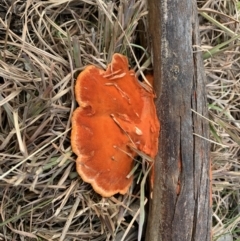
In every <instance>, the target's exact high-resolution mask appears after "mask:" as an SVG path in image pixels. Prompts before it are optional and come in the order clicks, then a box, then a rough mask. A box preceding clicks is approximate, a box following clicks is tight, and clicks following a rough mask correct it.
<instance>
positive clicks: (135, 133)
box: [71, 54, 160, 197]
mask: <svg viewBox="0 0 240 241" xmlns="http://www.w3.org/2000/svg"><path fill="white" fill-rule="evenodd" d="M75 96H76V100H77V103H78V104H79V106H80V107H78V108H77V109H76V110H75V111H74V113H73V116H72V133H71V145H72V150H73V152H74V153H75V154H76V155H77V160H76V168H77V172H78V174H79V175H80V176H81V177H82V179H83V180H84V181H85V182H88V183H90V184H91V185H92V187H93V189H94V190H95V191H96V192H97V193H99V194H100V195H102V196H103V197H109V196H112V195H114V194H116V193H121V194H125V193H126V192H127V191H128V189H129V187H130V185H131V183H132V177H130V178H127V175H128V174H129V173H130V171H131V170H132V168H133V162H134V160H133V159H134V157H135V156H136V153H135V152H134V151H133V150H132V149H130V148H129V145H132V146H134V147H135V148H136V149H138V150H140V151H142V152H144V153H145V154H146V155H149V156H150V157H152V158H154V157H155V155H156V153H157V147H158V135H159V128H160V125H159V122H158V119H157V116H156V109H155V105H154V100H153V99H154V94H153V91H152V90H151V88H150V90H149V88H148V90H146V89H145V88H143V87H142V85H141V83H140V82H139V81H138V80H137V78H136V76H135V72H134V71H133V70H129V68H128V60H127V58H126V57H125V56H123V55H121V54H114V55H113V58H112V62H111V63H110V64H109V65H108V67H107V69H106V71H104V70H102V69H99V68H97V67H95V66H87V67H86V68H85V69H84V70H83V71H82V72H81V73H80V74H79V76H78V78H77V81H76V86H75Z"/></svg>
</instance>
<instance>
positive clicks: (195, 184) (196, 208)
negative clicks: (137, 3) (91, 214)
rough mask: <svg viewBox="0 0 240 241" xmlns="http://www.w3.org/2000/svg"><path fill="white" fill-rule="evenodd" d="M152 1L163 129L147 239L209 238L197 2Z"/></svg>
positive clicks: (205, 240) (158, 102)
mask: <svg viewBox="0 0 240 241" xmlns="http://www.w3.org/2000/svg"><path fill="white" fill-rule="evenodd" d="M148 7H149V27H150V33H151V40H152V50H153V60H154V61H153V63H154V79H155V90H156V94H157V100H156V105H157V112H158V116H159V119H160V123H161V133H160V138H159V153H158V155H157V157H156V161H155V180H154V190H153V199H151V200H150V210H149V215H148V223H147V231H146V237H145V240H147V241H178V240H179V241H208V240H210V239H211V235H210V233H211V206H210V180H209V170H210V157H209V144H208V141H206V140H205V139H203V138H201V137H199V136H202V137H204V138H208V129H209V127H208V122H207V121H206V120H205V119H204V118H202V117H201V116H200V115H202V116H205V117H206V116H207V108H206V93H205V75H204V68H203V64H202V53H201V52H200V48H199V47H197V46H200V40H199V29H198V16H197V7H196V2H195V1H194V0H149V1H148ZM192 110H194V111H196V112H197V113H198V114H199V115H198V114H195V113H194V112H193V111H192ZM195 134H197V135H199V136H196V135H195Z"/></svg>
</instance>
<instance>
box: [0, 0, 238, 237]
mask: <svg viewBox="0 0 240 241" xmlns="http://www.w3.org/2000/svg"><path fill="white" fill-rule="evenodd" d="M11 2H13V3H12V5H11ZM106 2H108V1H103V0H61V1H59V0H49V1H28V0H27V1H26V0H22V1H21V0H20V1H7V0H3V1H1V2H0V86H1V88H0V163H1V165H0V175H1V181H0V188H1V192H0V195H1V198H0V200H1V201H0V204H1V205H0V208H1V210H0V221H1V223H0V240H6V241H7V240H9V241H12V240H93V241H94V240H95V241H101V240H118V241H120V240H126V241H130V240H137V235H138V222H139V221H138V220H139V208H140V187H139V184H137V183H136V181H135V183H134V185H133V187H132V188H131V190H130V192H129V193H128V194H127V195H125V196H120V195H119V196H117V195H116V196H114V197H112V198H101V197H100V196H99V195H97V194H95V193H94V192H93V191H92V189H91V187H90V185H88V184H86V183H84V182H82V181H81V179H80V178H78V175H77V173H76V171H75V163H74V161H75V156H74V155H73V153H72V151H71V147H70V142H69V134H70V128H71V122H70V117H71V115H72V111H73V110H74V109H75V107H76V103H75V101H74V93H73V87H74V81H75V78H76V76H77V74H78V73H79V71H81V70H82V69H83V68H84V66H86V65H87V64H95V65H98V66H99V67H102V68H105V67H106V64H107V63H108V62H109V61H110V59H111V56H112V54H113V53H114V52H120V53H123V54H125V55H127V56H128V57H129V59H130V60H131V66H132V67H135V69H136V71H137V73H138V75H140V74H141V71H143V70H146V69H148V68H149V66H150V64H151V60H150V55H149V52H150V51H149V49H147V48H146V46H148V44H147V40H148V38H147V37H146V39H145V41H143V42H145V43H146V46H140V45H139V42H138V39H139V38H141V37H142V36H143V35H141V34H140V32H139V30H137V29H136V28H137V26H139V25H140V29H141V30H143V31H145V35H146V36H147V30H148V29H147V26H146V14H147V12H146V6H145V5H144V1H140V2H137V3H134V2H135V1H134V0H132V1H126V0H123V1H122V2H123V4H120V5H119V6H117V4H115V3H111V2H108V3H106ZM198 4H199V9H200V12H201V14H202V16H200V30H201V39H202V50H203V51H204V53H205V55H204V58H205V62H204V63H205V69H206V74H207V77H208V84H207V89H208V99H209V115H210V119H211V120H212V122H210V128H211V139H212V140H213V141H215V142H217V143H218V144H212V165H213V210H214V212H213V233H214V236H215V237H217V236H219V235H222V234H224V233H231V235H232V237H233V238H234V240H239V237H240V234H239V228H240V227H239V219H240V215H239V213H240V208H239V206H238V203H239V187H240V178H239V175H240V172H239V168H240V165H239V145H240V138H239V125H240V122H239V119H240V118H239V117H240V114H239V102H240V101H239V90H240V83H239V72H240V71H239V69H240V66H239V46H238V44H239V42H238V36H235V35H236V34H238V33H239V22H238V18H239V17H238V12H239V11H240V10H239V9H238V2H236V1H226V0H222V1H221V0H218V1H216V0H209V1H199V2H198ZM1 9H3V11H2V10H1ZM209 17H211V18H209ZM213 20H217V21H218V22H216V21H213ZM139 23H140V24H139ZM139 36H140V37H139ZM232 38H233V40H232ZM229 40H230V41H229ZM220 44H222V45H221V46H220V47H216V46H219V45H220ZM213 47H216V48H214V49H213ZM133 51H134V52H135V53H136V54H137V55H138V59H140V61H138V62H136V59H135V58H134V56H133ZM209 53H210V56H212V57H211V58H209V55H208V54H209ZM139 67H140V68H139ZM137 177H138V175H137V174H136V180H137Z"/></svg>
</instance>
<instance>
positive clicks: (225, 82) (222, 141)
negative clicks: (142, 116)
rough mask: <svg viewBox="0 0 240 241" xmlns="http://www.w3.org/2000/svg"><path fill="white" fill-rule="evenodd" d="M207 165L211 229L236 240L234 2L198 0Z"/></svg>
mask: <svg viewBox="0 0 240 241" xmlns="http://www.w3.org/2000/svg"><path fill="white" fill-rule="evenodd" d="M199 8H200V14H201V15H200V26H201V28H200V30H201V40H202V49H203V51H205V54H204V58H205V61H204V64H205V71H206V75H207V80H208V84H207V90H208V102H209V103H208V106H209V117H210V119H211V120H212V122H211V123H210V130H211V139H212V140H213V141H215V142H217V143H219V144H212V148H211V151H212V152H211V157H212V169H213V233H214V236H215V237H216V238H217V237H219V236H221V235H223V234H227V233H229V234H231V237H232V238H233V240H240V225H239V223H240V206H239V202H240V194H239V188H240V162H239V160H240V159H239V154H240V152H239V151H240V128H239V127H240V121H239V120H240V112H239V108H240V98H239V97H240V95H239V93H240V92H239V91H240V81H239V80H240V78H239V77H240V75H239V73H240V63H239V57H240V52H239V41H238V40H239V38H240V34H239V27H240V25H239V13H240V9H239V3H238V2H237V1H225V0H218V1H213V0H209V1H201V2H200V1H199Z"/></svg>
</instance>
